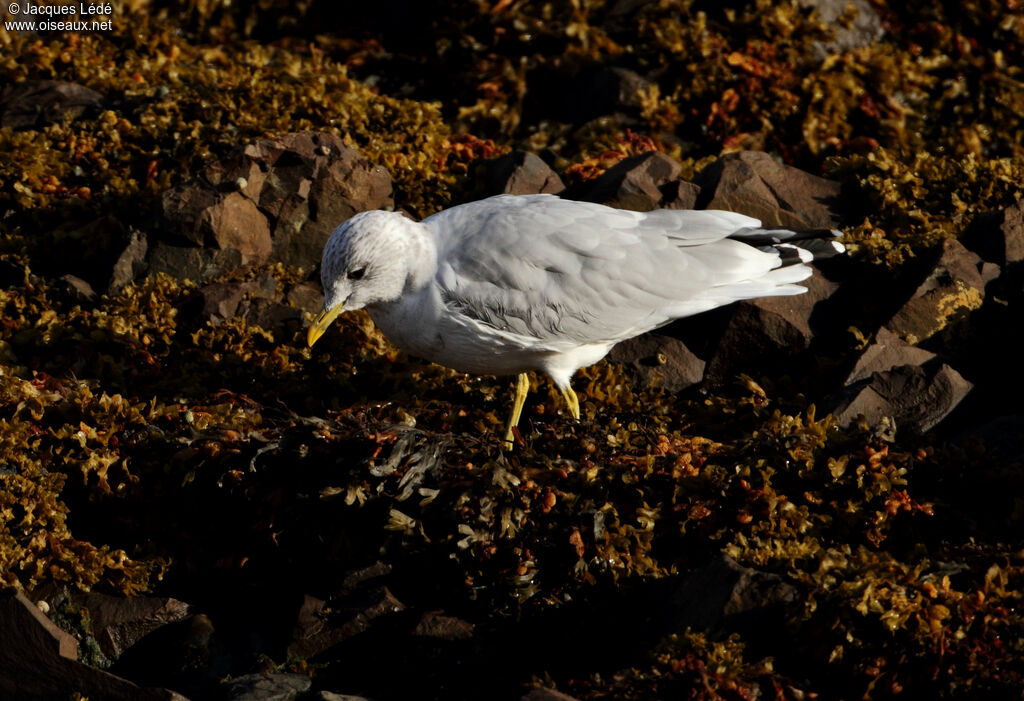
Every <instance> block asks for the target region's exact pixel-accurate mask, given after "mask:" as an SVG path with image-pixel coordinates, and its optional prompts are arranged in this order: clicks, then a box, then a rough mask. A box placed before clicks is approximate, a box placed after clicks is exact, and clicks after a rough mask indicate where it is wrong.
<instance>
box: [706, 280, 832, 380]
mask: <svg viewBox="0 0 1024 701" xmlns="http://www.w3.org/2000/svg"><path fill="white" fill-rule="evenodd" d="M800 284H801V285H803V286H804V287H806V288H807V292H805V293H803V294H799V295H790V296H786V297H761V298H759V299H750V300H745V301H743V302H739V303H738V304H735V305H733V306H732V307H731V309H730V311H729V312H728V313H729V318H728V321H727V323H726V325H725V330H724V332H723V333H722V335H721V337H720V339H719V341H718V344H717V347H716V348H715V350H714V352H713V353H712V354H711V357H710V358H709V360H708V364H707V367H706V369H705V372H704V381H705V382H706V383H710V384H721V383H722V382H724V381H726V380H728V379H729V377H731V376H732V375H733V374H735V373H736V372H738V371H740V370H741V369H743V368H751V367H756V366H758V365H759V364H762V363H763V362H764V361H765V360H766V359H771V358H775V357H779V356H785V355H793V354H795V353H798V352H800V351H804V350H806V349H807V348H808V346H810V343H811V340H812V339H813V338H814V331H813V330H812V328H811V315H812V314H813V313H814V308H815V306H816V305H817V304H818V303H819V302H822V301H823V300H826V299H828V297H830V296H831V295H832V294H833V293H834V292H835V291H836V290H837V289H838V288H839V285H838V284H836V283H834V282H832V281H830V280H828V279H827V278H825V276H823V275H822V274H821V273H820V272H819V271H818V270H817V269H815V270H814V274H813V275H812V276H811V277H810V278H808V279H807V280H805V281H803V282H801V283H800Z"/></svg>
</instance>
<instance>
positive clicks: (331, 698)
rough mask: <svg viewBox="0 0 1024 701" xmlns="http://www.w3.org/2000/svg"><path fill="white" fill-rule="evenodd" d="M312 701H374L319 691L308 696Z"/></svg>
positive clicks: (362, 697)
mask: <svg viewBox="0 0 1024 701" xmlns="http://www.w3.org/2000/svg"><path fill="white" fill-rule="evenodd" d="M306 698H308V699H309V700H310V701H373V699H370V698H367V697H366V696H353V695H352V694H337V693H335V692H333V691H317V692H316V693H314V694H313V695H312V696H307V697H306Z"/></svg>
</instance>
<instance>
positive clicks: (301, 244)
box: [151, 132, 394, 281]
mask: <svg viewBox="0 0 1024 701" xmlns="http://www.w3.org/2000/svg"><path fill="white" fill-rule="evenodd" d="M393 204H394V201H393V199H392V197H391V179H390V177H389V176H388V174H387V172H386V171H385V170H384V169H383V168H380V167H378V166H374V165H372V164H371V163H370V162H369V161H367V160H366V159H364V158H363V157H362V156H360V155H359V154H358V152H356V151H355V150H354V149H351V148H349V147H348V146H346V145H345V144H344V142H342V140H341V139H340V138H339V137H337V136H335V135H333V134H328V133H320V132H301V133H294V134H285V135H284V136H281V137H278V138H276V139H268V140H265V141H260V142H257V143H255V144H250V145H248V146H246V147H245V148H243V149H240V150H239V151H237V152H236V153H234V154H233V155H231V156H229V157H228V158H225V159H223V160H221V161H217V162H215V163H211V164H210V165H208V166H206V167H205V168H204V169H203V170H202V171H201V172H200V174H199V178H197V180H196V181H194V182H191V183H188V184H186V185H183V186H181V187H179V188H176V189H175V190H172V191H169V192H167V193H165V194H164V196H163V198H162V200H161V205H160V216H159V228H160V230H161V231H162V232H163V235H162V239H163V240H162V241H161V242H159V244H158V245H157V246H154V250H153V253H152V256H151V263H152V264H153V266H152V268H153V271H154V272H157V271H162V272H166V273H168V274H170V275H173V276H175V277H189V278H191V279H193V280H196V281H205V280H208V279H210V278H211V277H214V276H216V275H219V274H222V273H224V272H228V271H230V270H232V269H234V268H237V267H241V266H247V265H258V264H261V263H264V262H267V261H270V262H283V263H287V264H290V265H299V266H313V265H315V264H316V263H318V262H319V261H320V255H321V253H322V251H323V245H324V243H326V241H327V238H328V237H329V236H330V234H331V232H332V231H334V229H335V228H336V227H337V226H338V225H339V224H340V223H342V222H343V221H345V220H346V219H348V218H349V217H351V216H352V215H353V214H355V213H356V212H361V211H364V210H367V209H381V208H387V207H391V206H393ZM166 246H175V247H177V248H187V247H190V246H191V247H196V248H203V249H204V252H203V253H201V254H198V255H196V254H189V253H188V252H187V251H186V252H182V251H174V250H171V249H168V248H166ZM211 251H213V252H227V251H237V252H238V253H239V256H238V258H237V259H236V258H234V257H230V256H228V257H224V256H219V255H217V254H216V253H211Z"/></svg>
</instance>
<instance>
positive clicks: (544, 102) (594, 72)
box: [523, 66, 651, 124]
mask: <svg viewBox="0 0 1024 701" xmlns="http://www.w3.org/2000/svg"><path fill="white" fill-rule="evenodd" d="M526 82H527V91H526V95H525V99H524V104H523V112H524V116H523V121H524V122H527V123H529V122H531V121H535V120H539V119H545V118H550V119H555V120H557V121H560V122H571V123H573V124H583V123H585V122H589V121H590V120H592V119H595V118H597V117H603V116H606V115H617V116H619V117H622V116H624V115H628V114H636V113H638V112H639V111H640V109H641V107H642V105H643V100H644V94H645V93H646V92H647V91H648V90H649V89H650V85H651V84H650V83H649V82H648V81H647V80H646V79H645V78H644V77H643V76H641V75H640V74H639V73H636V72H635V71H631V70H629V69H628V68H621V67H617V66H598V67H593V68H585V69H583V70H574V69H572V68H566V67H558V68H553V67H551V66H542V67H540V68H538V69H536V70H533V71H531V72H530V73H529V74H527V77H526Z"/></svg>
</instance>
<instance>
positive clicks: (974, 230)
mask: <svg viewBox="0 0 1024 701" xmlns="http://www.w3.org/2000/svg"><path fill="white" fill-rule="evenodd" d="M961 240H962V241H963V243H964V245H965V246H967V248H969V249H971V250H972V251H974V252H975V253H977V254H978V255H979V256H981V257H982V258H983V259H985V260H987V261H990V262H992V263H996V264H997V265H1000V266H1003V267H1008V268H1011V269H1014V270H1017V269H1019V268H1020V266H1021V264H1024V200H1020V201H1018V202H1017V204H1015V205H1013V206H1012V207H1007V208H1006V209H1003V210H1000V211H998V212H986V213H984V214H979V215H978V216H977V217H975V218H974V220H973V221H972V222H971V224H970V226H968V227H967V231H966V232H964V235H963V238H962V239H961Z"/></svg>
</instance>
